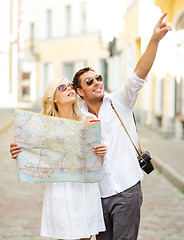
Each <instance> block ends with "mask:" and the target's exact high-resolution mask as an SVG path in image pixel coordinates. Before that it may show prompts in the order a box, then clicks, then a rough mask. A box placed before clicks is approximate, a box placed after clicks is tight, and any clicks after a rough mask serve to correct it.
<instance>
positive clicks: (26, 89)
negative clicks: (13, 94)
mask: <svg viewBox="0 0 184 240" xmlns="http://www.w3.org/2000/svg"><path fill="white" fill-rule="evenodd" d="M30 78H31V73H30V72H22V83H21V86H22V91H21V92H22V94H21V95H22V100H23V101H29V100H30Z"/></svg>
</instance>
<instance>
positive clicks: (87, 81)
mask: <svg viewBox="0 0 184 240" xmlns="http://www.w3.org/2000/svg"><path fill="white" fill-rule="evenodd" d="M166 15H167V13H165V14H163V15H162V16H161V18H160V19H159V21H158V23H157V24H156V26H155V28H154V32H153V34H152V37H151V39H150V42H149V44H148V47H147V49H146V51H145V52H144V54H143V55H142V57H141V58H140V59H139V61H138V63H137V65H136V67H135V69H134V71H133V72H132V73H131V75H130V76H129V77H128V78H127V79H126V81H125V84H124V85H123V86H122V87H121V88H120V89H118V90H117V91H116V92H114V93H112V94H108V93H104V86H103V82H102V76H101V75H98V74H97V73H96V72H95V71H94V70H93V69H91V68H89V67H86V68H83V69H81V70H79V71H78V72H77V73H76V74H75V76H74V79H73V83H72V84H70V82H69V80H68V79H66V78H65V77H63V78H60V79H59V81H56V82H54V81H52V82H51V83H49V85H48V86H47V87H46V90H45V95H44V98H43V102H42V113H43V114H45V115H49V116H57V117H62V118H67V119H74V120H85V121H90V120H91V119H98V120H100V121H101V128H102V136H101V145H99V146H96V147H95V148H94V150H93V151H94V152H95V153H96V154H98V155H99V156H101V157H102V168H101V181H100V182H99V184H97V183H70V182H66V183H48V184H47V187H46V191H45V195H44V202H43V212H42V223H41V236H45V237H51V238H55V239H90V238H91V236H92V235H96V239H97V240H125V239H126V240H136V239H137V236H138V230H139V222H140V208H141V205H142V192H141V184H140V181H141V180H142V179H143V173H142V170H141V168H140V166H139V163H138V161H137V156H136V151H135V149H134V147H133V146H132V144H131V142H130V140H129V139H128V137H127V135H126V133H125V131H124V129H123V128H122V126H121V123H120V121H119V119H118V118H117V116H116V115H115V113H114V111H113V109H112V107H111V102H112V103H113V105H114V107H115V109H116V110H117V112H118V113H119V115H120V117H121V119H122V120H123V123H124V125H125V126H126V128H127V131H128V132H129V134H130V136H131V138H132V140H133V142H134V143H137V141H138V138H137V133H136V128H135V124H134V120H133V116H132V109H133V107H134V105H135V102H136V99H137V97H138V94H139V91H140V90H141V88H142V87H143V85H144V83H145V78H146V76H147V74H148V72H149V71H150V69H151V67H152V64H153V62H154V59H155V56H156V52H157V48H158V44H159V41H160V40H161V39H162V38H163V37H164V36H165V35H166V34H167V32H168V31H171V30H172V27H171V26H170V24H169V23H168V22H163V20H164V18H165V16H166ZM111 81H113V79H111ZM77 94H78V95H79V96H80V97H81V98H82V99H83V100H84V105H83V106H82V108H81V111H80V109H79V107H78V104H77ZM81 113H82V114H81ZM20 151H21V148H20V146H17V144H16V143H12V144H10V152H11V155H12V158H14V159H15V158H16V157H17V155H18V154H19V152H20Z"/></svg>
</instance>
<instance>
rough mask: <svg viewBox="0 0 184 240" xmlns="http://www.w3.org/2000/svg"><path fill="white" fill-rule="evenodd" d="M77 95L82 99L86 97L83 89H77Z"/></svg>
mask: <svg viewBox="0 0 184 240" xmlns="http://www.w3.org/2000/svg"><path fill="white" fill-rule="evenodd" d="M77 93H78V95H79V96H80V97H83V96H84V93H83V90H82V88H77Z"/></svg>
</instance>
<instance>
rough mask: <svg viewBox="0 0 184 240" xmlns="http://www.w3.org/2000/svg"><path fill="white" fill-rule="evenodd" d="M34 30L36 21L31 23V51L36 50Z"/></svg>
mask: <svg viewBox="0 0 184 240" xmlns="http://www.w3.org/2000/svg"><path fill="white" fill-rule="evenodd" d="M34 31H35V29H34V23H31V24H30V41H31V44H30V49H31V51H33V50H34V45H33V42H34V38H35V36H34Z"/></svg>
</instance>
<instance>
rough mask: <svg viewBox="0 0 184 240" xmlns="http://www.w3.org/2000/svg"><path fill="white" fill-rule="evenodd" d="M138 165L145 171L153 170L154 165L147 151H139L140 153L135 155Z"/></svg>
mask: <svg viewBox="0 0 184 240" xmlns="http://www.w3.org/2000/svg"><path fill="white" fill-rule="evenodd" d="M137 158H138V161H139V164H140V167H141V168H142V169H143V170H144V171H145V172H146V173H147V174H149V173H151V172H152V171H153V170H154V167H153V165H152V163H151V155H150V153H149V152H148V151H145V152H140V155H139V156H137Z"/></svg>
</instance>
